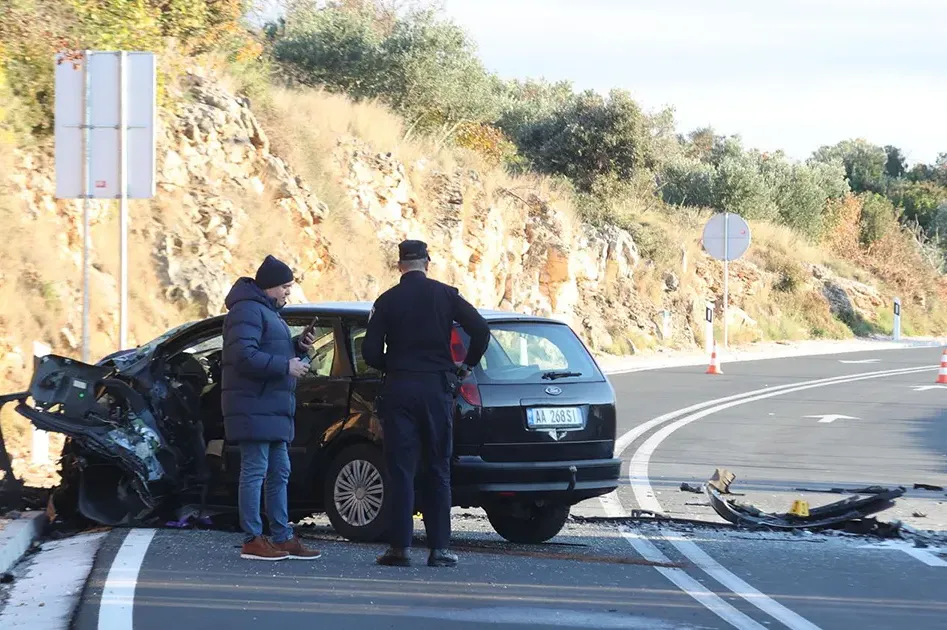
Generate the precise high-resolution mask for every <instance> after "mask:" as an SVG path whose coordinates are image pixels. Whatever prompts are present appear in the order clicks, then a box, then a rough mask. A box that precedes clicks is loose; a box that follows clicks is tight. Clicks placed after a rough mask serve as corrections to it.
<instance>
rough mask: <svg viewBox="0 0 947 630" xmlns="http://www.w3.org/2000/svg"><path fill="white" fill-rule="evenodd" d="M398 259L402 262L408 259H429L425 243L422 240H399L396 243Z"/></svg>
mask: <svg viewBox="0 0 947 630" xmlns="http://www.w3.org/2000/svg"><path fill="white" fill-rule="evenodd" d="M398 257H399V258H398V259H399V260H400V261H402V262H405V261H409V260H431V256H430V255H429V254H428V253H427V243H425V242H424V241H413V240H407V241H401V243H400V244H399V245H398Z"/></svg>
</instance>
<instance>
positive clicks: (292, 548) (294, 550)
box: [270, 536, 322, 560]
mask: <svg viewBox="0 0 947 630" xmlns="http://www.w3.org/2000/svg"><path fill="white" fill-rule="evenodd" d="M270 544H271V545H273V548H274V549H276V550H278V551H283V552H286V553H287V554H289V557H290V558H294V559H296V560H315V559H316V558H320V557H322V552H321V551H319V550H318V549H309V548H307V547H305V546H304V545H303V543H302V541H301V540H299V536H293V537H292V538H291V539H289V540H287V541H286V542H284V543H276V542H272V541H271V542H270Z"/></svg>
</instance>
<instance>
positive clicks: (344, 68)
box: [273, 5, 499, 137]
mask: <svg viewBox="0 0 947 630" xmlns="http://www.w3.org/2000/svg"><path fill="white" fill-rule="evenodd" d="M273 55H274V59H275V60H276V61H277V62H279V63H281V64H282V65H283V67H284V68H285V70H286V72H287V75H288V76H289V78H291V79H292V80H294V81H298V82H301V83H303V84H306V85H312V86H324V87H325V88H327V89H329V90H333V91H344V92H346V93H348V94H349V95H350V96H352V97H353V98H356V99H363V98H378V99H381V100H383V101H385V102H386V103H387V104H389V105H390V106H391V107H392V108H393V109H395V111H397V112H399V113H400V114H402V115H403V116H405V117H406V118H407V119H408V121H409V130H418V131H423V132H431V131H435V130H440V131H441V132H442V133H443V134H444V135H445V137H446V136H450V135H451V134H452V133H453V132H454V131H455V130H456V129H457V127H459V126H460V125H461V124H464V123H469V122H473V123H481V122H489V121H492V120H495V119H496V118H497V117H498V115H499V108H498V97H497V93H496V91H495V87H496V83H495V80H494V79H493V77H492V76H490V75H489V74H488V73H487V72H486V70H485V69H484V68H483V66H482V64H481V63H480V60H479V59H478V58H477V56H476V54H475V49H474V45H473V43H472V41H471V40H470V39H469V37H468V36H467V35H466V33H465V32H464V31H463V30H462V29H461V28H460V27H458V26H457V25H455V24H453V23H452V22H450V21H448V20H438V19H437V17H436V14H435V13H434V12H433V11H430V10H420V11H412V12H410V13H408V14H407V15H406V16H404V17H402V18H400V19H397V20H395V21H394V22H393V24H392V25H391V26H390V28H388V29H379V28H378V24H377V12H376V10H375V9H374V8H373V7H366V6H365V5H357V6H355V7H344V6H343V7H340V6H329V7H326V8H321V9H316V8H313V7H310V6H308V5H305V6H304V7H303V8H300V9H298V10H296V11H291V12H290V14H289V15H288V17H287V22H286V28H285V35H283V36H279V35H276V36H275V42H274V44H273Z"/></svg>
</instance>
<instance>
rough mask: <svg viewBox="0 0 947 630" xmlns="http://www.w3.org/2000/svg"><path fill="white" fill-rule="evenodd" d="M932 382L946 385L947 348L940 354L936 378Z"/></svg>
mask: <svg viewBox="0 0 947 630" xmlns="http://www.w3.org/2000/svg"><path fill="white" fill-rule="evenodd" d="M934 382H935V383H941V384H945V385H947V348H944V351H943V352H941V354H940V369H939V370H937V380H936V381H934Z"/></svg>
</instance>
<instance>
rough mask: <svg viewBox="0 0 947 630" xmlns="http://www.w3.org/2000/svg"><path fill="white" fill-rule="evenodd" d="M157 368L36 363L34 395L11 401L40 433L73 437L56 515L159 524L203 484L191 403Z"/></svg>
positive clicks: (116, 362)
mask: <svg viewBox="0 0 947 630" xmlns="http://www.w3.org/2000/svg"><path fill="white" fill-rule="evenodd" d="M153 368H154V365H153V363H152V357H151V355H150V354H148V355H147V356H142V355H141V353H126V354H123V355H113V356H112V357H107V358H106V359H103V360H102V361H100V362H99V363H98V364H96V365H89V364H86V363H82V362H80V361H76V360H74V359H70V358H68V357H63V356H58V355H55V354H50V355H46V356H44V357H39V358H37V359H36V360H35V367H34V373H33V376H32V379H31V382H30V385H29V389H28V390H27V391H25V392H22V393H19V394H13V395H10V396H7V397H5V399H6V400H7V401H8V402H9V403H10V404H13V403H15V404H16V406H15V410H16V412H17V413H19V414H20V415H22V416H23V417H25V418H27V419H28V420H29V421H30V422H31V423H32V424H33V426H34V427H35V428H36V429H39V430H41V431H46V432H51V433H59V434H62V435H64V436H65V437H66V441H65V444H64V447H63V452H62V458H61V460H60V471H59V472H60V476H61V483H60V485H59V486H58V487H57V488H56V489H55V491H54V493H53V496H52V501H53V503H54V505H53V506H52V507H53V509H54V510H55V511H57V512H60V513H62V512H68V511H71V510H76V511H78V513H79V514H81V515H82V516H83V517H85V518H87V519H89V520H91V521H93V522H95V523H99V524H103V525H109V526H130V525H138V524H145V523H149V522H155V520H156V519H160V518H166V517H168V516H169V514H171V513H172V512H173V508H174V507H175V503H176V500H177V499H178V498H179V497H180V495H181V493H182V492H183V491H185V490H187V489H188V488H189V487H190V486H192V485H193V484H194V483H195V481H199V480H200V479H202V478H204V477H205V476H206V474H205V466H206V464H205V457H204V448H205V447H204V442H203V437H202V425H201V423H200V420H199V415H197V414H193V413H192V411H193V401H194V396H192V395H191V392H189V391H188V389H187V387H186V383H184V382H183V381H181V382H178V381H176V380H175V379H174V378H173V376H172V377H171V378H154V374H153ZM11 399H12V400H11ZM7 474H8V475H10V474H11V472H10V471H8V472H7ZM172 518H173V517H172Z"/></svg>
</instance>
